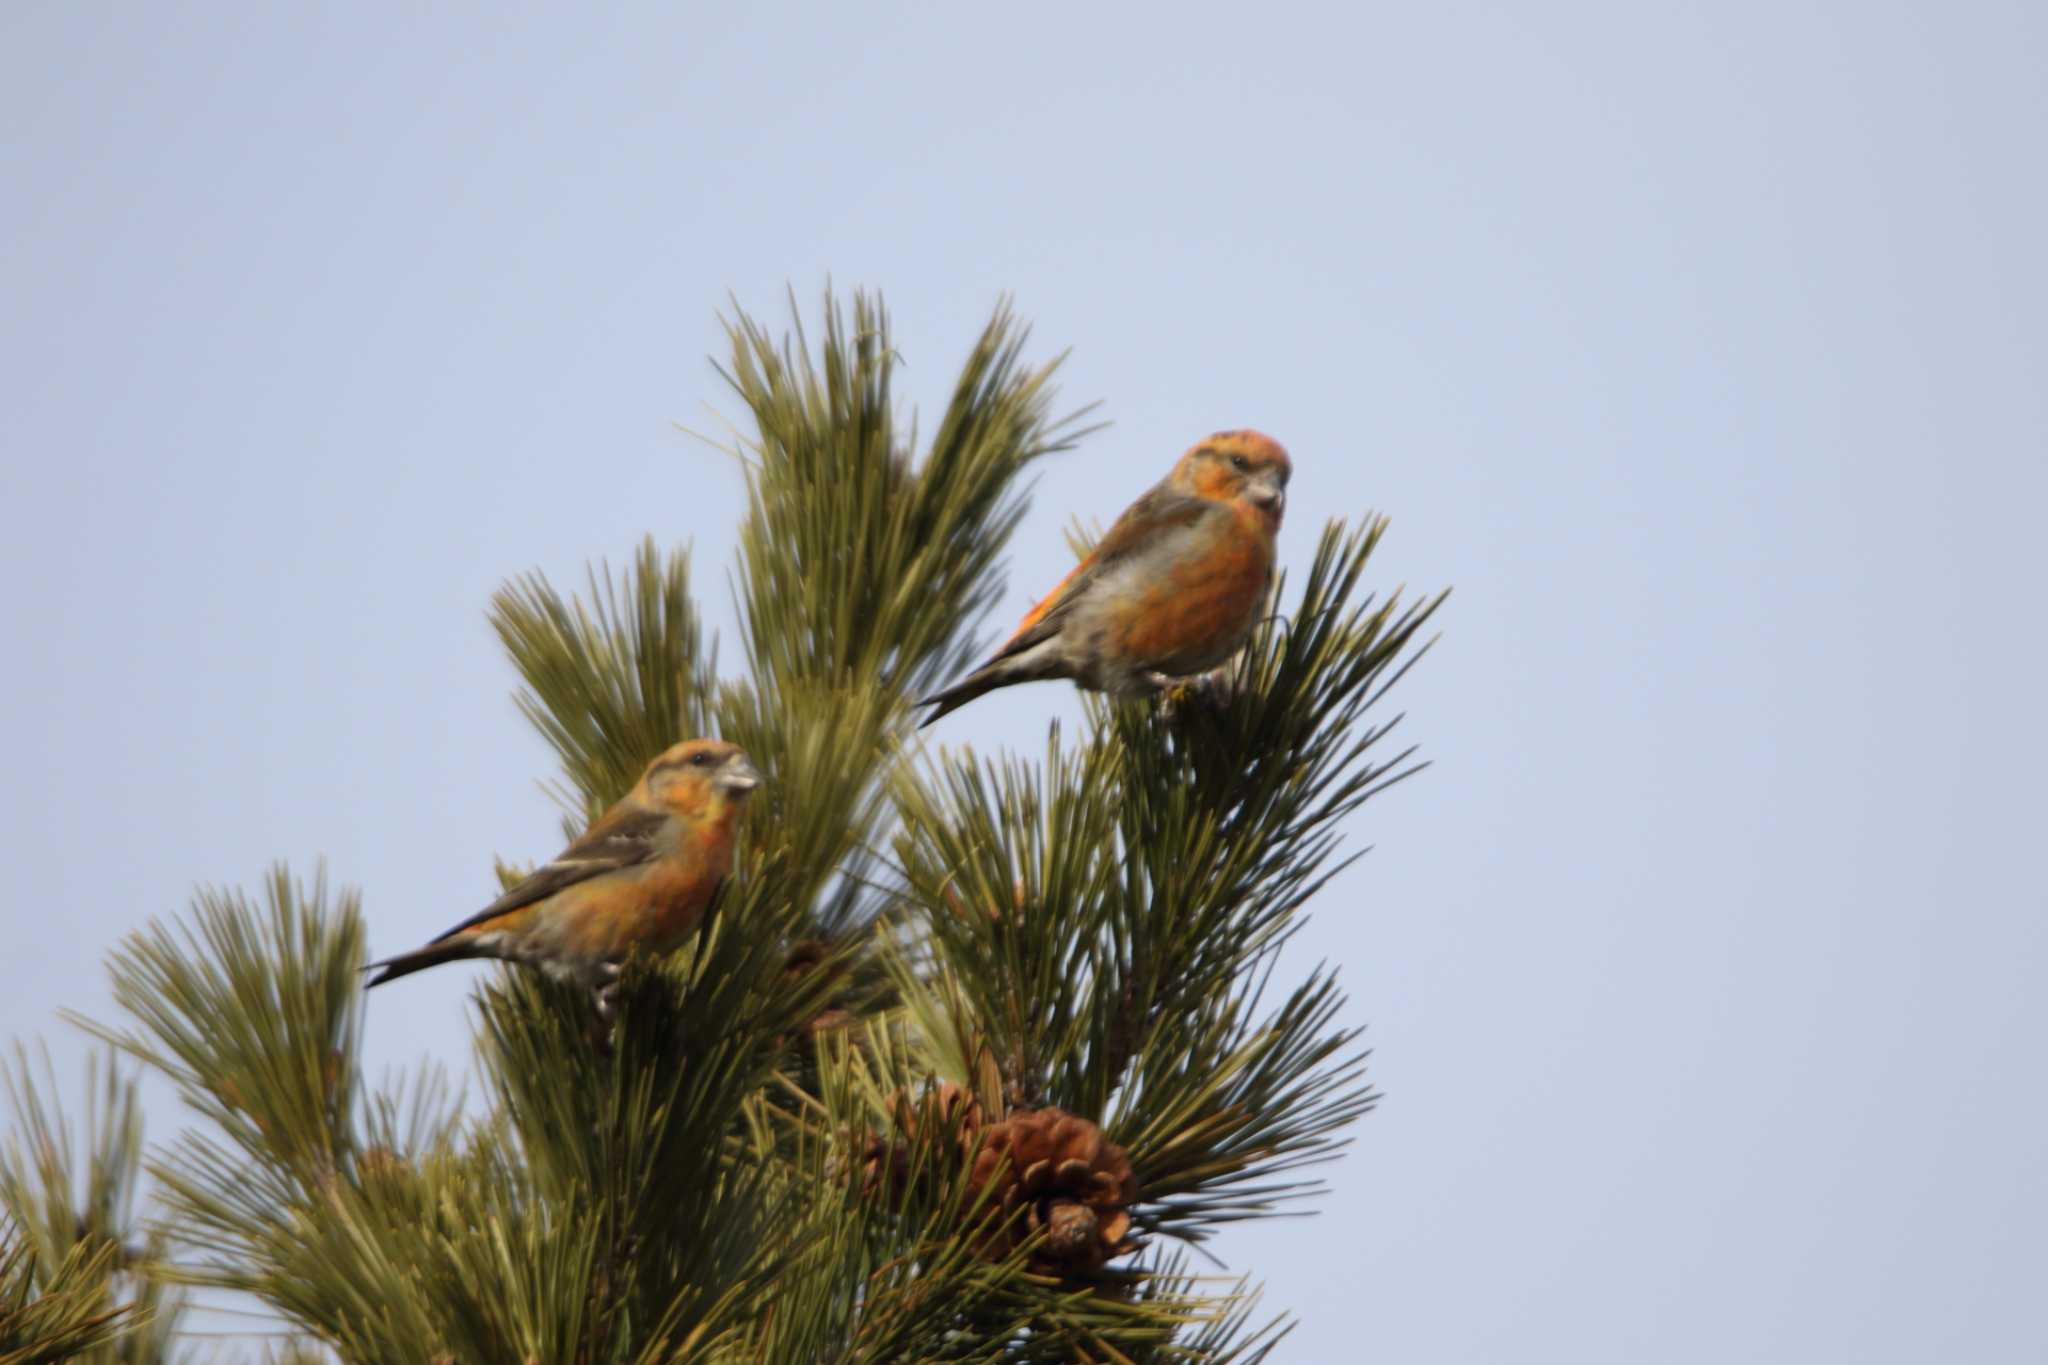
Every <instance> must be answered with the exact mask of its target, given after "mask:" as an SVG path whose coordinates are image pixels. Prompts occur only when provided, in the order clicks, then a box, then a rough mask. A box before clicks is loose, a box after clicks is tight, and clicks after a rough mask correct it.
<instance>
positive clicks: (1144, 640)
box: [1118, 515, 1273, 675]
mask: <svg viewBox="0 0 2048 1365" xmlns="http://www.w3.org/2000/svg"><path fill="white" fill-rule="evenodd" d="M1272 571H1273V545H1272V541H1271V539H1270V538H1269V537H1268V536H1267V535H1266V534H1264V531H1263V527H1262V526H1261V525H1260V524H1258V523H1257V522H1256V521H1252V520H1249V519H1248V518H1247V517H1246V516H1243V515H1233V516H1231V517H1229V518H1228V519H1219V521H1218V524H1217V525H1216V528H1215V530H1214V531H1212V532H1210V533H1209V534H1208V536H1207V537H1206V543H1205V544H1203V545H1201V546H1200V547H1198V548H1197V549H1196V550H1195V551H1194V552H1193V553H1190V554H1188V555H1185V556H1182V557H1180V558H1179V559H1178V560H1177V562H1176V563H1174V564H1172V565H1170V566H1168V567H1167V568H1166V569H1165V570H1164V571H1163V572H1162V573H1161V574H1160V575H1159V578H1158V581H1157V582H1156V583H1155V584H1154V585H1152V586H1150V587H1148V588H1147V590H1146V591H1145V592H1143V593H1142V594H1140V596H1139V600H1138V601H1137V602H1136V603H1134V604H1133V607H1134V609H1133V610H1132V611H1131V612H1130V613H1129V614H1128V616H1127V617H1126V619H1125V621H1124V625H1123V629H1122V630H1121V631H1120V632H1118V644H1119V646H1120V647H1121V649H1122V650H1123V651H1124V652H1125V653H1126V654H1127V656H1128V657H1130V658H1132V659H1134V660H1138V661H1142V662H1143V663H1144V664H1145V665H1146V666H1147V667H1151V668H1156V669H1158V670H1160V671H1161V672H1164V673H1168V674H1173V675H1184V674H1187V673H1194V672H1200V671H1201V670H1203V669H1207V668H1213V667H1215V666H1216V665H1217V664H1219V663H1221V662H1222V661H1223V659H1224V658H1226V657H1227V656H1228V655H1229V654H1230V653H1231V652H1232V651H1233V650H1235V649H1236V648H1237V647H1238V646H1239V645H1240V644H1242V643H1243V641H1244V637H1245V634H1246V633H1247V632H1248V631H1249V630H1250V629H1251V627H1252V625H1253V623H1255V622H1256V621H1257V620H1258V617H1259V612H1260V611H1261V609H1262V608H1263V607H1264V605H1265V599H1266V585H1267V582H1268V580H1269V579H1270V577H1271V575H1272Z"/></svg>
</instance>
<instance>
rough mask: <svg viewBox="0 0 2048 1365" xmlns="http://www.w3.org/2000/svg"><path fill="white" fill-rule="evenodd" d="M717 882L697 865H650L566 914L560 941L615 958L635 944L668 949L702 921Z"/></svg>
mask: <svg viewBox="0 0 2048 1365" xmlns="http://www.w3.org/2000/svg"><path fill="white" fill-rule="evenodd" d="M716 883H717V879H716V878H708V877H705V876H702V875H699V874H698V873H697V872H696V871H695V870H694V869H685V870H679V871H671V870H669V869H666V868H662V867H655V868H651V869H648V870H647V871H645V872H643V873H642V874H641V875H640V876H638V877H636V878H633V879H632V880H631V881H628V882H626V883H625V884H624V885H622V886H617V887H615V888H613V889H612V891H611V893H610V894H608V895H606V896H604V897H603V898H602V900H599V901H597V903H595V904H588V905H585V906H582V907H578V910H579V912H578V913H571V914H568V915H563V916H561V917H560V918H559V920H558V921H557V923H558V925H559V937H558V939H557V943H558V946H559V948H560V949H561V950H562V951H563V952H565V953H566V954H568V955H570V956H573V957H576V958H581V959H584V960H586V961H607V962H616V961H618V960H620V959H621V958H624V957H625V956H626V954H627V953H628V952H630V951H631V950H633V949H635V948H639V949H641V950H643V951H645V952H649V953H654V954H661V953H666V952H669V951H671V950H672V949H674V948H676V947H677V946H678V945H680V944H681V943H682V941H683V939H684V938H686V937H687V936H688V935H689V933H690V931H691V930H692V929H694V928H696V927H697V921H698V920H699V919H700V918H701V917H702V916H703V913H704V907H705V906H706V905H707V904H708V903H709V902H710V899H711V892H712V890H713V889H714V888H715V886H716ZM595 899H596V898H593V900H595Z"/></svg>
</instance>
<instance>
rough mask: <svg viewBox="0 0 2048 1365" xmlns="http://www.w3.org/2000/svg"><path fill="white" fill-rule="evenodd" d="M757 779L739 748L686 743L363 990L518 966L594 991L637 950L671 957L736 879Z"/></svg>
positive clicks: (604, 1007)
mask: <svg viewBox="0 0 2048 1365" xmlns="http://www.w3.org/2000/svg"><path fill="white" fill-rule="evenodd" d="M760 785H761V774H760V773H758V772H756V771H755V770H754V765H753V764H752V763H749V762H748V761H747V756H746V755H745V754H744V753H742V752H741V751H740V748H739V746H738V745H736V744H727V743H725V742H723V741H722V740H716V739H691V740H685V741H684V742H683V743H681V744H678V745H676V746H675V747H674V748H672V749H670V750H668V751H667V752H666V753H664V754H662V756H661V757H660V758H657V759H655V760H654V762H653V763H651V764H649V765H648V768H647V771H646V772H645V773H644V774H642V775H641V778H640V780H639V782H637V783H635V784H634V787H633V790H632V791H630V792H628V793H627V794H626V796H625V798H624V799H623V800H621V801H620V802H619V803H618V804H617V805H615V806H613V807H612V808H611V809H610V810H608V811H606V812H605V813H604V814H603V815H601V816H599V817H598V819H597V822H596V823H595V824H593V825H591V827H590V828H589V829H588V830H587V831H585V832H584V834H583V837H582V838H580V839H578V840H577V841H576V842H575V843H573V844H571V845H569V847H568V848H566V849H564V850H563V851H562V852H561V853H560V854H559V855H558V856H557V857H556V858H555V860H554V861H553V862H551V863H549V864H548V865H547V866H545V867H543V868H540V869H539V870H538V871H536V872H535V873H534V874H533V875H532V876H530V877H528V878H527V879H526V880H525V881H522V882H520V883H519V885H517V886H515V887H513V888H512V889H511V890H510V891H507V892H506V893H505V894H504V895H502V896H500V897H498V899H496V900H495V901H492V902H491V903H490V904H489V905H487V906H485V907H484V908H483V909H481V910H479V911H477V912H476V913H475V914H474V915H471V916H470V917H469V918H468V919H466V920H464V921H462V923H460V924H458V925H456V926H455V927H454V928H453V929H450V930H449V931H448V932H447V933H445V934H442V935H441V936H440V937H439V938H436V939H435V940H434V941H433V942H431V943H429V944H427V945H426V946H425V947H424V948H415V949H414V950H413V951H411V952H409V953H401V954H399V955H398V956H397V957H392V958H386V959H385V960H384V961H382V962H372V963H371V964H370V965H369V967H366V968H364V970H365V971H368V970H370V969H371V968H380V969H381V970H379V971H378V972H377V975H375V976H373V977H371V978H370V981H369V984H370V985H372V986H381V985H383V984H384V983H385V982H386V981H394V980H396V979H398V978H399V977H401V976H408V975H410V974H412V973H413V972H417V971H422V970H424V969H425V968H428V967H434V966H438V965H440V964H441V963H443V962H455V961H459V960H461V959H464V958H473V957H495V958H500V959H503V960H504V961H507V962H524V963H528V964H530V965H532V966H536V967H539V968H541V969H542V970H543V971H546V972H547V973H548V974H549V975H551V976H554V977H557V978H559V979H562V980H567V981H574V982H578V983H580V984H583V985H585V986H589V987H591V988H592V989H596V990H598V992H599V993H598V1009H599V1012H600V1013H604V1014H608V1013H609V1008H608V1007H609V1003H610V1002H609V999H608V995H607V993H606V992H605V991H604V990H602V989H600V988H601V987H605V986H608V985H609V984H610V983H611V982H612V981H613V980H615V979H616V978H617V976H618V970H619V963H620V962H621V961H622V960H623V959H624V958H625V956H626V954H627V953H628V952H629V951H631V950H632V949H634V948H644V949H647V950H650V951H652V952H656V953H663V952H667V951H669V950H670V949H672V948H675V947H677V946H678V945H680V944H681V943H682V941H683V939H684V938H685V937H686V936H687V935H688V934H689V933H690V931H691V930H692V929H694V928H696V926H697V921H698V920H699V919H701V918H702V917H703V915H704V911H705V908H706V907H707V906H709V905H710V903H711V897H712V895H713V893H715V892H716V891H717V890H718V885H719V883H720V882H722V881H723V880H724V879H725V877H726V875H727V874H728V873H729V872H731V871H732V851H733V827H734V825H735V823H736V822H737V820H738V818H739V812H740V807H741V806H742V805H743V804H744V803H745V800H746V796H747V793H748V792H751V791H752V790H753V789H754V788H756V787H758V786H760Z"/></svg>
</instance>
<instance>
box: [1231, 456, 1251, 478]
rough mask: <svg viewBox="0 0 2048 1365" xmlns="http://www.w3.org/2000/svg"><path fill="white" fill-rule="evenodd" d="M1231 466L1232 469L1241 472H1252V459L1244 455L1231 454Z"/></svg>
mask: <svg viewBox="0 0 2048 1365" xmlns="http://www.w3.org/2000/svg"><path fill="white" fill-rule="evenodd" d="M1230 467H1231V468H1232V469H1235V470H1236V471H1237V472H1238V473H1240V474H1249V473H1251V472H1252V462H1251V461H1250V460H1247V459H1246V458H1245V457H1244V456H1242V455H1233V456H1231V457H1230Z"/></svg>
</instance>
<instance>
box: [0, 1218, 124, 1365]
mask: <svg viewBox="0 0 2048 1365" xmlns="http://www.w3.org/2000/svg"><path fill="white" fill-rule="evenodd" d="M114 1259H115V1248H114V1247H113V1246H112V1245H111V1244H104V1243H103V1244H100V1245H97V1246H95V1245H93V1244H91V1243H89V1242H83V1241H81V1242H79V1243H77V1244H76V1245H74V1246H73V1247H72V1248H71V1250H70V1251H69V1252H68V1253H67V1254H66V1255H65V1256H64V1258H63V1259H62V1260H60V1261H59V1262H57V1263H56V1264H55V1265H52V1266H44V1265H41V1264H39V1263H38V1261H37V1258H36V1255H35V1252H34V1250H33V1249H32V1248H31V1247H30V1245H29V1244H28V1243H27V1242H26V1241H24V1240H21V1239H20V1238H19V1237H18V1236H17V1234H16V1232H15V1230H14V1229H13V1228H12V1227H0V1365H57V1362H60V1361H66V1360H75V1359H78V1358H79V1357H81V1356H84V1355H87V1354H88V1353H91V1352H94V1351H99V1350H103V1349H105V1348H107V1347H108V1346H110V1345H112V1344H113V1343H115V1342H117V1341H118V1340H119V1339H120V1337H121V1334H122V1333H123V1332H125V1331H128V1330H130V1327H131V1318H132V1317H133V1316H134V1315H135V1308H134V1306H133V1305H129V1304H115V1305H113V1306H109V1305H108V1303H107V1297H106V1284H107V1280H108V1279H109V1277H110V1276H111V1275H112V1273H113V1270H112V1266H113V1261H114Z"/></svg>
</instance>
